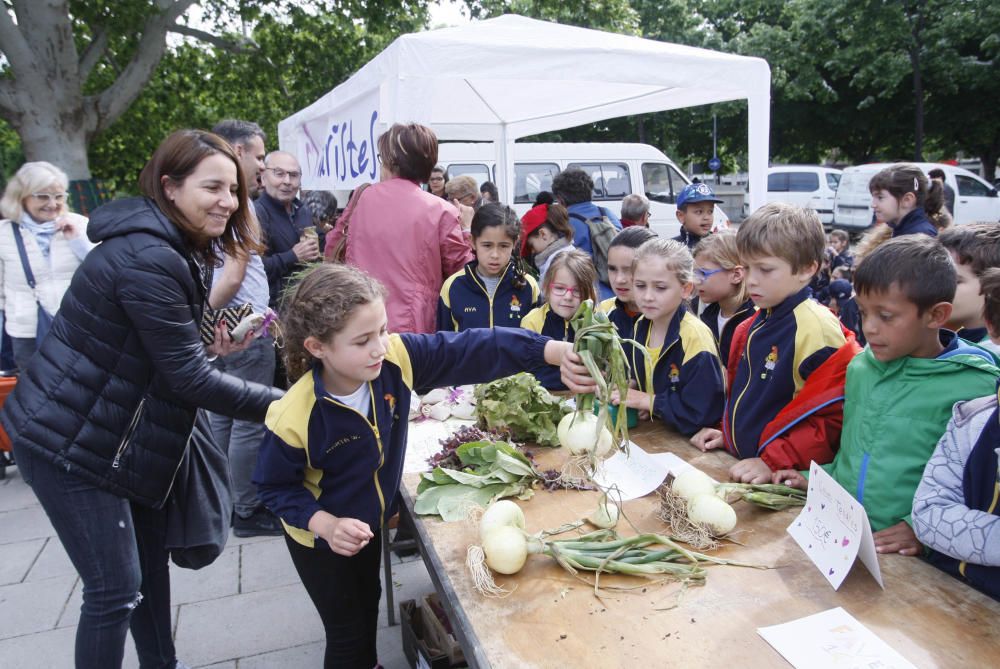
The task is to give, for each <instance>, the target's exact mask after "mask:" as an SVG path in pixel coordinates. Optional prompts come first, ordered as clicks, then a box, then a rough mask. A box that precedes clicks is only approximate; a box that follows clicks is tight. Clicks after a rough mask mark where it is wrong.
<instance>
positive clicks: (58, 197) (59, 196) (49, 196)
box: [31, 193, 69, 203]
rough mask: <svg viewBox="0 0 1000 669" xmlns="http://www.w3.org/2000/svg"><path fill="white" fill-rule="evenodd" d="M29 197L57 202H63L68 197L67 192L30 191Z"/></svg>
mask: <svg viewBox="0 0 1000 669" xmlns="http://www.w3.org/2000/svg"><path fill="white" fill-rule="evenodd" d="M31 197H33V198H35V199H36V200H41V201H42V202H53V201H55V202H59V203H63V202H65V201H66V198H67V197H69V193H32V194H31Z"/></svg>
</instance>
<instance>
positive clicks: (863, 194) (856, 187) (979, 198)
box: [833, 163, 1000, 230]
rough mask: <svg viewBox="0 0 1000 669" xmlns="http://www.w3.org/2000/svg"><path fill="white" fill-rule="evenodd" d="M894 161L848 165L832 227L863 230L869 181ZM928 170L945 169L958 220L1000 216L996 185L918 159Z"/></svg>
mask: <svg viewBox="0 0 1000 669" xmlns="http://www.w3.org/2000/svg"><path fill="white" fill-rule="evenodd" d="M893 164H894V163H871V164H868V165H858V166H856V167H848V168H847V169H845V170H844V174H843V175H842V176H841V178H840V187H839V188H838V189H837V196H836V197H835V198H834V203H833V227H835V228H841V229H844V230H863V229H865V228H867V227H868V226H870V225H871V222H872V196H871V192H870V191H869V190H868V182H869V181H871V178H872V177H873V176H874V175H875V174H876V173H877V172H879V171H881V170H882V169H884V168H886V167H889V166H891V165H893ZM915 164H916V165H918V166H919V167H920V169H922V170H923V171H924V173H925V174H926V173H927V172H929V171H930V170H932V169H934V168H938V169H940V170H942V171H943V172H944V178H945V183H947V184H948V185H949V186H951V187H952V188H953V189H954V190H955V211H953V212H952V215H953V216H954V218H955V223H956V224H958V225H962V224H964V223H975V222H976V221H997V220H1000V197H997V189H996V188H994V187H993V186H991V185H990V184H989V183H988V182H986V181H985V180H983V179H981V178H980V177H978V176H976V175H975V174H973V173H972V172H970V171H969V170H966V169H963V168H961V167H955V166H954V165H945V164H939V163H915Z"/></svg>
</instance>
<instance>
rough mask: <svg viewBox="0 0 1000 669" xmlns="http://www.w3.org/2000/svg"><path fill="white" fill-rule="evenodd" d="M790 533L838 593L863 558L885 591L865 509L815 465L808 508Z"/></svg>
mask: <svg viewBox="0 0 1000 669" xmlns="http://www.w3.org/2000/svg"><path fill="white" fill-rule="evenodd" d="M788 533H789V534H790V535H792V538H793V539H795V542H796V543H797V544H798V545H799V546H800V547H801V548H802V550H803V551H805V553H806V555H807V556H809V559H810V560H812V561H813V564H815V565H816V566H817V567H818V568H819V570H820V571H821V572H822V573H823V576H824V577H825V578H826V580H827V581H829V582H830V585H832V586H833V589H834V590H836V589H838V588H839V587H840V584H841V583H843V582H844V579H845V578H847V574H848V572H849V571H850V570H851V567H852V566H853V565H854V561H855V559H856V558H857V557H858V556H859V555H860V557H861V562H862V563H863V564H864V565H865V567H867V568H868V571H869V572H871V575H872V576H873V577H874V578H875V580H876V581H877V582H878V584H879V586H881V587H882V588H885V585H883V583H882V573H881V571H880V570H879V566H878V555H877V554H876V552H875V540H874V538H873V537H872V528H871V525H870V524H869V523H868V514H867V513H866V512H865V508H864V507H863V506H861V504H860V503H859V502H858V501H857V500H856V499H854V497H852V496H851V494H850V493H849V492H847V491H846V490H844V489H843V488H842V487H841V486H840V484H839V483H837V482H836V481H835V480H834V479H833V477H832V476H830V475H829V474H827V473H826V471H824V470H823V468H822V467H820V466H819V465H817V464H816V463H815V462H813V463H811V466H810V468H809V492H808V496H807V497H806V505H805V507H804V508H803V509H802V512H801V513H799V515H798V517H796V519H795V520H793V521H792V524H791V525H789V526H788Z"/></svg>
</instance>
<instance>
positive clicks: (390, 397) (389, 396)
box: [382, 393, 396, 411]
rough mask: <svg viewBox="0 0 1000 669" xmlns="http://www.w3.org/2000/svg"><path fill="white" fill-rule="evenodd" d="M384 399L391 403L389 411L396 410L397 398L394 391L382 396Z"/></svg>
mask: <svg viewBox="0 0 1000 669" xmlns="http://www.w3.org/2000/svg"><path fill="white" fill-rule="evenodd" d="M382 399H384V400H385V402H386V404H388V405H389V411H395V410H396V398H395V397H393V395H392V393H386V394H385V395H383V396H382Z"/></svg>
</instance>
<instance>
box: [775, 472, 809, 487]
mask: <svg viewBox="0 0 1000 669" xmlns="http://www.w3.org/2000/svg"><path fill="white" fill-rule="evenodd" d="M771 483H777V484H780V485H786V486H788V487H789V488H798V489H799V490H805V489H806V488H808V487H809V482H808V481H807V480H806V477H805V476H803V475H802V474H800V473H799V472H798V470H797V469H779V470H778V471H776V472H774V474H772V475H771Z"/></svg>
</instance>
